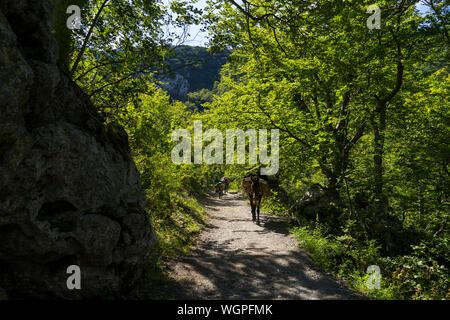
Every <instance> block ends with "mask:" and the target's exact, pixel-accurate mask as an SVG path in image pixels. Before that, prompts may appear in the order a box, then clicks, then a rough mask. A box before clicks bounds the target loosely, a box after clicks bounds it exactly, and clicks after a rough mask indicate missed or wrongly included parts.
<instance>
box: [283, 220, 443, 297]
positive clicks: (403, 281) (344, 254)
mask: <svg viewBox="0 0 450 320" xmlns="http://www.w3.org/2000/svg"><path fill="white" fill-rule="evenodd" d="M289 229H290V232H291V233H292V234H293V235H294V236H295V237H296V238H297V240H298V241H299V244H300V246H301V247H302V248H304V249H305V250H307V251H308V252H309V253H310V254H311V257H312V259H313V261H314V262H315V263H316V264H317V265H318V266H320V267H321V268H323V269H324V270H325V271H326V272H329V273H331V274H332V275H333V276H334V277H335V278H336V279H337V280H338V281H339V282H341V283H342V284H344V285H346V286H347V287H349V288H351V289H353V290H355V291H358V292H360V293H363V294H365V295H367V296H368V297H370V298H372V299H382V300H431V299H435V300H439V299H449V298H450V290H449V283H450V282H449V275H448V272H447V269H446V268H445V267H444V266H442V265H439V264H438V263H437V262H436V261H435V260H433V259H432V258H430V257H425V256H423V255H421V254H420V252H418V250H417V248H415V247H413V252H412V253H411V254H410V255H405V256H396V257H385V256H382V255H381V254H380V252H379V251H380V247H379V246H378V245H377V244H376V242H375V241H373V240H371V241H365V242H361V241H356V240H355V239H352V238H351V237H349V236H341V237H334V236H331V235H324V233H323V232H322V230H321V228H320V225H318V226H316V228H315V229H314V230H311V228H310V227H305V226H303V227H300V226H290V227H289ZM370 265H376V266H378V267H379V268H380V286H379V288H378V289H377V288H370V287H373V286H370V285H368V284H370V283H371V279H373V276H372V275H371V274H369V273H367V272H366V271H367V268H368V266H370ZM370 277H372V278H371V279H369V278H370ZM372 283H373V282H372Z"/></svg>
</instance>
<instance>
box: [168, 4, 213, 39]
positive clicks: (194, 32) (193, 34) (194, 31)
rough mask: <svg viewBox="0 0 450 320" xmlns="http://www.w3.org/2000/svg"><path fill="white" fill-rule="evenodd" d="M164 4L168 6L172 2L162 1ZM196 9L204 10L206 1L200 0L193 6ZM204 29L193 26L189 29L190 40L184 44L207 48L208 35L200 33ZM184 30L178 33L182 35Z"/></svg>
mask: <svg viewBox="0 0 450 320" xmlns="http://www.w3.org/2000/svg"><path fill="white" fill-rule="evenodd" d="M162 2H163V3H164V4H165V5H167V4H169V3H170V2H171V1H170V0H162ZM193 6H194V7H196V8H198V9H203V8H205V7H206V0H198V1H197V3H195V4H193ZM201 28H202V26H201V25H191V26H190V27H189V34H190V36H189V37H188V39H187V40H186V41H185V42H184V43H183V44H185V45H190V46H200V47H206V44H207V42H208V33H207V32H202V31H200V30H201ZM181 32H182V30H181V29H179V30H177V33H181Z"/></svg>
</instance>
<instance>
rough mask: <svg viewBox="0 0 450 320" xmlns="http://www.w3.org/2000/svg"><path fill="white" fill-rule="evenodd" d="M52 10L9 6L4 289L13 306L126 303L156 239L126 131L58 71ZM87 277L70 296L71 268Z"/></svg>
mask: <svg viewBox="0 0 450 320" xmlns="http://www.w3.org/2000/svg"><path fill="white" fill-rule="evenodd" d="M51 17H52V7H51V5H50V3H49V2H48V1H47V0H0V110H1V111H0V286H2V287H3V288H4V289H5V290H6V292H7V293H8V295H9V296H10V297H44V298H45V297H57V298H89V297H99V296H102V297H106V296H117V295H119V294H121V293H122V292H123V291H124V290H126V289H127V286H129V285H132V284H133V281H134V280H135V279H136V278H137V277H138V276H139V275H140V273H141V271H142V268H143V265H144V263H145V262H146V258H147V256H148V254H149V252H150V250H151V247H152V246H153V245H154V243H155V242H156V236H155V234H154V232H153V230H152V228H151V226H150V224H149V221H148V217H147V215H146V213H145V211H144V200H145V199H144V196H143V194H142V191H141V186H140V181H139V174H138V172H137V170H136V168H135V165H134V163H133V161H132V159H131V157H130V152H129V147H128V140H127V135H126V133H125V132H124V130H123V129H122V128H121V127H118V126H109V127H105V126H104V125H103V124H102V122H101V121H100V120H99V119H98V117H97V116H96V112H95V110H94V109H93V107H92V106H91V104H90V103H89V101H88V99H87V98H86V97H85V96H84V94H83V92H81V90H80V89H79V88H78V87H77V86H75V85H74V84H73V83H71V81H70V80H69V78H68V77H67V76H66V75H64V74H63V73H62V72H61V71H60V70H59V69H58V67H57V57H58V51H57V45H56V41H55V39H54V38H53V36H52V34H51V31H50V30H51ZM70 265H78V266H79V267H80V269H81V290H76V289H75V290H69V289H68V288H67V285H66V281H67V278H68V277H69V274H67V273H66V271H67V267H68V266H70Z"/></svg>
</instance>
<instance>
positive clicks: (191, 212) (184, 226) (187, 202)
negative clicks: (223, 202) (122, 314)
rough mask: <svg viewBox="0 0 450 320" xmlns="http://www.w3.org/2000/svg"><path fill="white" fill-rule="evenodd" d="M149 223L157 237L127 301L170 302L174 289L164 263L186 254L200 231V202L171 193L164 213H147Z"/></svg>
mask: <svg viewBox="0 0 450 320" xmlns="http://www.w3.org/2000/svg"><path fill="white" fill-rule="evenodd" d="M150 217H151V223H152V227H153V229H154V230H155V233H156V235H157V237H158V243H157V244H156V246H155V247H154V248H153V249H152V252H151V255H150V258H149V261H148V265H147V268H146V270H145V272H144V274H143V276H142V278H141V279H140V281H139V283H138V285H137V286H136V288H135V289H134V290H133V292H132V293H131V294H130V296H128V297H127V298H128V299H154V300H162V299H164V300H166V299H172V292H173V290H174V287H175V283H174V281H173V280H172V279H171V278H170V276H169V273H168V266H167V262H168V261H169V260H170V259H173V258H175V257H178V256H182V255H185V254H187V253H188V252H189V251H190V249H191V248H192V247H193V246H194V245H195V243H196V239H197V236H198V235H199V233H200V232H201V230H202V229H203V227H204V225H205V222H206V219H207V213H206V210H205V208H204V206H203V205H202V204H201V203H200V201H199V200H198V199H197V198H195V197H193V196H191V195H188V194H187V193H183V194H171V206H170V208H168V210H167V211H166V212H159V213H153V214H152V213H151V214H150Z"/></svg>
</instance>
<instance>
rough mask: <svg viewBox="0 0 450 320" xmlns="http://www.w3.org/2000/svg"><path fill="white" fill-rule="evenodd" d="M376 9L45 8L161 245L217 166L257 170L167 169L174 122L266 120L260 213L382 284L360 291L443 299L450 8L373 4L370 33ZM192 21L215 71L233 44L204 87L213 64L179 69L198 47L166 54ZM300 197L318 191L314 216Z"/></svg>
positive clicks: (297, 2) (336, 4) (250, 4)
mask: <svg viewBox="0 0 450 320" xmlns="http://www.w3.org/2000/svg"><path fill="white" fill-rule="evenodd" d="M69 2H70V4H77V5H79V6H80V8H81V9H82V11H81V12H82V21H83V23H82V28H80V29H78V30H77V29H75V30H68V29H67V28H66V27H65V19H62V18H61V17H66V15H65V9H66V8H67V6H68V5H69ZM374 4H375V3H374V2H373V1H367V0H351V1H343V0H342V1H340V0H339V1H327V0H324V1H322V0H321V1H317V0H314V1H313V0H306V1H305V0H290V1H281V0H252V1H247V0H243V1H234V0H210V1H208V6H207V7H206V8H204V10H203V11H201V10H198V9H195V7H193V6H192V5H191V4H189V2H188V1H173V2H171V8H172V12H174V13H176V17H174V16H171V14H170V13H168V11H166V10H165V9H164V7H163V4H162V3H161V2H159V1H144V0H130V1H121V0H78V1H55V6H56V10H55V17H56V19H55V34H56V36H57V38H58V42H59V44H60V48H61V50H60V55H61V57H60V64H61V68H63V69H65V70H66V72H67V73H68V74H70V75H71V77H72V79H73V81H75V82H76V83H77V84H78V85H80V86H81V87H82V88H83V89H84V90H85V92H86V93H87V94H88V95H89V97H90V99H91V100H92V101H93V103H94V104H95V105H96V106H97V107H98V110H99V113H101V114H102V115H103V116H104V121H105V122H118V123H120V124H121V125H123V126H124V127H125V128H126V130H127V133H128V135H129V139H130V143H131V147H132V151H133V153H134V159H135V162H136V164H137V165H138V167H139V170H140V172H141V178H142V183H143V186H144V188H145V190H146V196H147V199H148V209H149V212H150V215H151V216H152V222H153V224H154V225H155V228H156V230H157V232H158V235H159V236H160V237H161V238H162V239H163V243H164V244H166V245H167V247H166V249H167V248H171V246H174V244H173V243H174V240H173V238H176V239H178V240H176V241H184V240H186V239H185V238H186V237H188V236H187V235H185V234H183V235H177V234H176V232H180V231H176V230H178V229H171V227H170V223H169V222H168V219H169V218H168V217H173V213H174V212H175V213H176V214H177V215H178V214H179V213H180V212H181V213H183V214H181V216H182V218H179V219H185V220H186V219H191V218H189V212H193V211H195V210H197V209H198V208H197V207H196V206H197V204H196V202H195V200H194V199H193V198H192V196H193V195H197V194H199V193H202V192H203V191H204V188H205V187H210V186H211V182H212V180H213V178H215V177H217V176H219V175H220V176H221V175H224V174H225V175H228V176H230V177H231V178H232V179H234V182H235V184H236V185H235V186H238V181H239V180H240V179H241V178H242V177H243V176H244V175H245V174H247V173H249V172H252V171H255V170H257V169H258V166H255V165H250V164H244V165H229V164H224V165H206V164H202V165H175V164H174V163H173V162H172V161H171V158H170V151H171V149H172V148H173V146H174V141H172V140H171V133H172V131H173V130H175V129H177V128H186V129H189V130H192V127H193V120H201V121H202V122H203V126H204V129H205V130H206V129H207V128H217V129H220V130H221V131H222V132H225V130H226V129H236V128H239V129H242V130H247V129H251V128H255V129H278V130H279V132H280V135H281V137H280V154H279V159H280V168H279V172H278V173H277V174H276V175H275V176H273V177H271V180H272V181H274V184H273V186H274V187H273V194H274V196H273V197H272V198H271V199H270V200H268V201H267V202H266V210H268V211H271V212H272V213H275V214H280V215H284V216H288V217H289V218H290V219H291V221H292V223H294V224H295V225H296V227H295V228H294V230H295V232H296V234H297V235H300V237H301V239H300V240H301V241H304V242H305V241H306V243H307V245H308V246H309V248H310V250H312V252H313V253H314V256H315V257H316V258H317V259H318V260H320V261H322V263H323V264H324V265H326V266H327V268H329V269H330V270H332V271H334V272H335V273H337V274H339V275H341V276H345V277H347V278H349V279H354V283H357V282H358V281H360V282H361V281H362V280H361V279H363V277H364V274H365V269H366V268H367V266H369V265H372V264H376V265H379V266H380V267H381V268H382V270H383V274H384V275H385V278H384V280H383V281H385V282H384V283H383V288H384V291H382V292H381V293H374V295H377V294H379V295H380V296H382V297H390V298H407V299H409V298H417V299H427V298H449V291H448V290H449V277H448V272H449V268H450V264H449V250H448V248H449V229H448V219H449V216H448V213H449V207H448V205H449V196H450V174H449V162H450V153H449V141H450V131H449V121H450V109H449V100H448V96H449V87H450V81H449V80H450V75H449V61H450V59H449V44H450V39H449V35H448V28H449V7H448V2H446V1H438V0H424V1H408V0H398V1H394V0H392V1H391V0H383V1H377V2H376V5H377V6H378V7H379V9H380V12H381V19H380V26H379V28H369V25H370V23H368V22H367V21H368V19H370V17H371V14H372V13H371V12H370V11H369V13H368V12H367V8H368V7H369V6H371V5H374ZM419 5H420V6H421V10H420V11H419V10H418V6H419ZM199 22H202V23H204V25H205V28H207V30H208V31H209V33H210V36H211V39H210V42H209V51H210V52H211V53H214V52H222V53H221V55H218V56H217V55H210V56H209V57H210V59H209V60H210V61H212V62H211V63H212V65H213V66H219V67H220V66H221V65H222V64H223V63H224V62H225V56H226V55H228V52H230V53H231V54H230V55H229V57H228V61H227V63H226V64H225V65H224V66H223V68H222V69H221V71H220V81H219V82H218V83H217V84H216V85H214V83H213V79H218V78H215V77H216V71H215V70H214V68H213V69H205V68H200V69H199V68H197V69H196V68H192V67H191V68H190V69H189V66H183V64H189V61H187V60H189V59H184V58H183V53H189V52H190V51H201V52H202V54H203V52H205V51H204V49H200V48H189V47H175V46H174V45H173V43H174V42H173V40H174V39H173V38H174V37H176V36H177V35H176V34H167V33H165V32H163V30H164V29H165V28H167V26H170V25H171V24H172V25H178V26H187V25H189V24H193V23H199ZM180 50H181V51H182V52H181V53H180ZM224 50H226V51H225V52H227V53H226V54H224V53H223V52H224ZM189 54H190V53H189ZM191 56H192V55H191ZM167 61H170V62H171V63H169V64H167V63H166V62H167ZM197 67H198V66H197ZM171 69H172V71H171ZM170 72H179V73H181V74H183V75H185V76H186V74H187V73H189V72H190V77H191V78H192V79H193V81H195V83H196V84H194V85H192V88H193V89H194V90H192V91H196V92H195V93H190V95H189V96H188V99H185V98H181V97H175V99H170V97H169V95H168V94H167V93H166V92H164V91H163V90H162V89H161V86H160V85H159V84H160V81H158V77H157V76H156V75H157V74H164V73H167V74H170ZM202 89H203V90H202ZM172 98H174V97H172ZM177 99H178V100H183V101H184V102H182V101H178V100H177ZM307 192H309V194H317V195H318V197H319V198H320V201H319V200H318V202H320V205H319V203H318V204H317V207H316V210H314V211H313V212H306V210H304V206H303V205H304V201H303V202H302V199H303V200H304V199H305V198H304V195H305V194H307ZM169 220H170V219H169ZM311 225H312V226H313V228H312V229H313V230H311V228H310V226H311ZM183 237H185V238H183ZM182 238H183V239H184V240H180V239H182ZM321 239H322V240H321ZM169 251H170V250H169ZM358 279H359V280H358Z"/></svg>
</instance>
